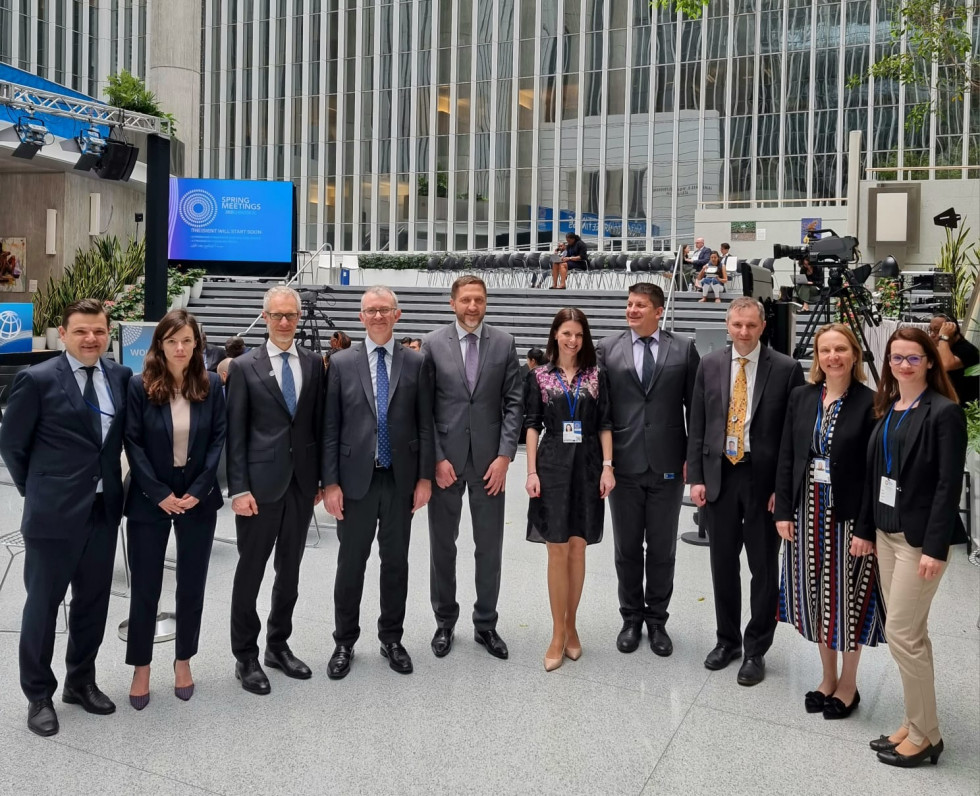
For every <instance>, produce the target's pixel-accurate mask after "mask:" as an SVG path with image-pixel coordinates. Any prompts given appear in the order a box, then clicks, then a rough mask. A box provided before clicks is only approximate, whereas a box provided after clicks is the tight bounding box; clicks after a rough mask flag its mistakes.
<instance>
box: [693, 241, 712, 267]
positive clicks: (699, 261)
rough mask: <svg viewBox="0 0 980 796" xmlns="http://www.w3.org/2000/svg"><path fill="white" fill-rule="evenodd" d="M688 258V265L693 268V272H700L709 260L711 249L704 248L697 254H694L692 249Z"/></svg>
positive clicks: (708, 247)
mask: <svg viewBox="0 0 980 796" xmlns="http://www.w3.org/2000/svg"><path fill="white" fill-rule="evenodd" d="M690 258H691V260H690V262H689V263H688V265H690V266H691V267H693V268H694V269H695V271H700V270H701V269H702V268H703V267H704V266H706V265H707V264H708V261H709V260H710V259H711V247H710V246H704V247H702V248H701V251H699V252H698V253H697V254H695V253H694V249H691V253H690Z"/></svg>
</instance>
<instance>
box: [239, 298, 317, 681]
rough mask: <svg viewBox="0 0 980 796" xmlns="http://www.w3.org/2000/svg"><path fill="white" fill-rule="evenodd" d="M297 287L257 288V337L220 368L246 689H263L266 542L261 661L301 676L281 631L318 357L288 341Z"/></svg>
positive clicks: (312, 455)
mask: <svg viewBox="0 0 980 796" xmlns="http://www.w3.org/2000/svg"><path fill="white" fill-rule="evenodd" d="M300 313H301V305H300V297H299V294H298V293H297V292H296V291H295V290H292V289H291V288H286V287H274V288H272V289H271V290H269V291H268V292H267V293H266V294H265V298H264V300H263V310H262V317H263V318H264V319H265V324H266V327H267V328H268V330H269V339H268V341H267V342H266V344H265V345H261V346H258V347H257V348H254V349H252V350H251V351H249V352H248V353H247V354H243V355H242V356H240V357H238V358H237V359H234V360H232V362H231V365H230V366H229V368H228V381H227V384H226V388H227V393H228V437H227V440H228V441H227V456H228V491H229V493H230V494H231V497H232V501H231V507H232V510H233V511H234V512H235V514H236V517H235V526H236V530H237V536H238V556H239V558H238V568H237V569H236V570H235V583H234V586H233V588H232V593H231V646H232V651H233V652H234V654H235V659H236V661H237V663H236V665H235V676H236V677H237V678H238V679H239V680H240V681H241V683H242V688H244V689H245V690H246V691H250V692H251V693H253V694H268V693H269V691H270V686H269V680H268V678H267V677H266V675H265V672H264V671H262V667H261V666H260V665H259V646H258V637H259V629H260V627H261V623H260V622H259V615H258V613H257V612H256V610H255V602H256V599H257V598H258V594H259V587H260V586H261V585H262V576H263V575H264V574H265V567H266V563H267V562H268V560H269V556H270V555H271V554H272V551H273V549H274V550H275V551H276V558H275V567H276V580H275V584H274V585H273V587H272V610H271V611H270V612H269V619H268V621H267V623H266V649H265V658H264V660H265V665H266V666H271V667H273V668H275V669H281V670H282V671H283V673H284V674H286V675H287V676H288V677H295V678H298V679H301V680H305V679H307V678H308V677H310V676H311V672H310V669H309V667H308V666H307V665H306V664H305V663H303V662H302V661H301V660H299V658H297V657H296V656H295V655H293V653H292V651H291V650H290V648H289V636H290V635H291V633H292V630H293V608H294V607H295V605H296V599H297V597H298V589H299V567H300V563H301V562H302V560H303V550H304V547H305V545H306V535H307V531H308V530H309V527H310V520H311V519H312V518H313V507H314V506H315V505H316V503H318V502H319V500H320V492H319V489H318V484H319V478H320V444H321V434H322V428H323V389H324V377H323V360H321V359H320V357H319V356H317V355H315V354H313V353H311V352H309V351H307V350H306V349H305V348H297V346H296V343H295V341H294V339H293V337H294V335H295V334H296V325H297V323H298V322H299V318H300Z"/></svg>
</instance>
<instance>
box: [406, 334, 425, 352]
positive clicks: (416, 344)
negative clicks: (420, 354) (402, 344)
mask: <svg viewBox="0 0 980 796" xmlns="http://www.w3.org/2000/svg"><path fill="white" fill-rule="evenodd" d="M408 347H409V348H411V349H412V350H413V351H421V350H422V338H421V337H413V338H412V342H411V343H409V344H408Z"/></svg>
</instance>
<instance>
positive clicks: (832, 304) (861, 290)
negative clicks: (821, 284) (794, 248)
mask: <svg viewBox="0 0 980 796" xmlns="http://www.w3.org/2000/svg"><path fill="white" fill-rule="evenodd" d="M845 276H848V277H849V275H847V274H841V273H832V274H831V275H830V278H829V279H828V282H829V285H830V286H829V287H827V288H823V289H822V290H821V291H820V298H819V300H818V301H817V302H816V304H815V305H814V307H813V309H812V311H811V313H810V317H809V318H807V321H806V325H805V326H804V327H803V336H802V337H801V338H800V341H799V342H798V343H797V344H796V348H794V349H793V359H803V358H804V357H806V356H807V355H808V354H811V353H812V355H813V356H814V357H816V354H817V352H816V351H812V352H811V350H810V344H811V343H812V342H813V336H814V334H816V332H817V329H819V328H820V327H821V326H823V325H824V324H827V323H834V322H835V321H839V322H840V323H843V324H844V325H845V326H847V328H849V329H850V330H851V331H852V332H853V333H854V336H855V337H856V338H857V340H858V344H859V345H860V346H861V350H862V351H863V352H864V361H865V364H866V365H867V366H868V370H869V371H870V373H871V377H872V378H873V379H874V380H875V383H877V382H878V369H877V367H875V363H874V354H872V353H871V347H870V346H869V345H868V340H867V338H866V337H865V335H864V329H863V328H862V325H861V321H864V322H865V323H867V324H868V325H869V326H878V325H880V324H881V318H880V317H879V316H878V315H877V311H876V310H875V307H874V304H873V302H872V300H871V294H870V293H869V292H868V290H867V288H865V287H864V286H863V285H861V284H854V283H853V282H852V281H851V280H850V278H848V281H847V283H846V284H845V281H844V279H845ZM835 310H836V313H835ZM835 314H836V315H837V317H836V318H835V317H834V316H835Z"/></svg>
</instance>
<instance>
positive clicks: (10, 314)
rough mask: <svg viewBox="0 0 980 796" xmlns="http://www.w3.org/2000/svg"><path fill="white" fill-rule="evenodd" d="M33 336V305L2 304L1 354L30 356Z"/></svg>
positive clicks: (0, 311) (0, 313)
mask: <svg viewBox="0 0 980 796" xmlns="http://www.w3.org/2000/svg"><path fill="white" fill-rule="evenodd" d="M33 336H34V305H33V304H32V303H30V302H27V303H19V302H18V303H16V304H15V303H12V302H11V303H3V304H0V354H23V353H28V354H29V353H30V352H31V338H32V337H33Z"/></svg>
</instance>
